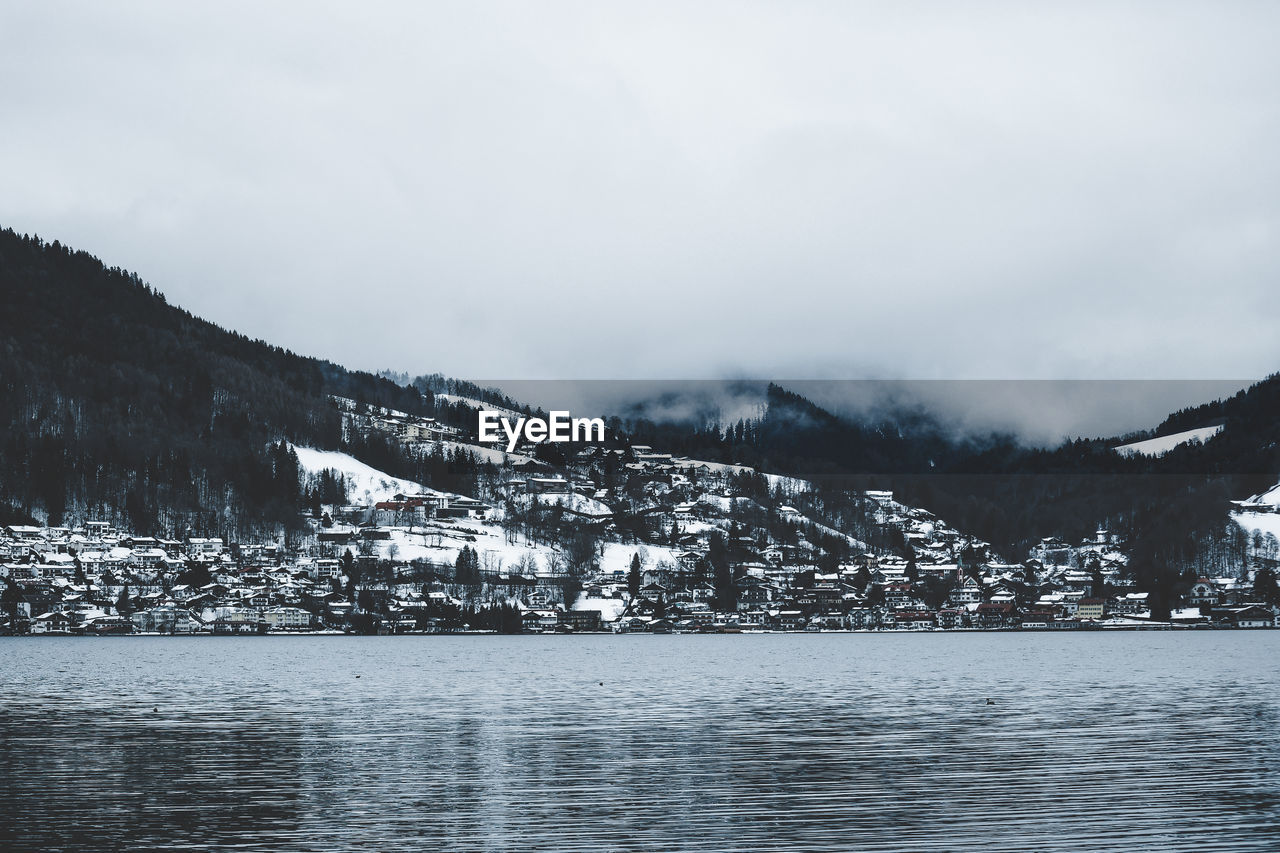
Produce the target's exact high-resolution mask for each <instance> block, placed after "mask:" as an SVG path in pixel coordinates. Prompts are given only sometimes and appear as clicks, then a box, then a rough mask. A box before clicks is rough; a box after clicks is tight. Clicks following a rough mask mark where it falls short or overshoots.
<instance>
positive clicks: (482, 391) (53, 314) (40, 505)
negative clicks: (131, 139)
mask: <svg viewBox="0 0 1280 853" xmlns="http://www.w3.org/2000/svg"><path fill="white" fill-rule="evenodd" d="M0 298H2V299H3V304H4V306H5V310H4V311H3V312H0V347H3V354H4V357H3V359H0V419H2V420H0V424H2V425H3V430H2V433H3V437H2V438H0V522H10V521H24V520H31V519H35V520H40V521H47V522H49V523H51V524H57V523H59V522H60V521H61V520H63V519H64V518H66V517H76V518H85V517H89V516H92V517H95V518H100V519H104V520H113V521H114V520H118V521H121V522H123V523H124V524H125V525H127V526H129V527H131V528H133V529H136V530H152V531H156V532H163V533H167V534H168V535H173V536H176V535H181V534H182V533H184V532H186V531H188V530H191V531H193V532H197V533H200V532H205V531H209V532H213V531H217V532H219V533H222V534H232V535H235V534H237V533H241V534H243V533H246V532H249V531H253V530H257V529H261V530H276V529H278V528H279V527H280V526H281V525H284V526H286V527H287V526H291V525H292V526H297V525H298V523H299V522H298V511H299V509H300V508H302V507H308V506H309V507H311V508H312V509H313V511H317V510H318V507H319V506H320V505H321V504H334V503H336V502H339V501H341V500H342V499H343V498H344V497H345V486H344V485H343V484H342V483H340V482H337V481H336V480H335V479H334V478H333V477H328V478H327V479H326V478H325V477H318V476H316V475H314V474H308V473H307V468H306V466H304V465H301V464H300V461H299V458H298V452H297V450H295V449H294V448H307V449H310V450H311V451H334V452H341V453H344V454H347V455H348V456H350V457H351V458H352V459H355V460H358V461H359V462H361V463H364V464H367V465H370V466H373V468H375V469H376V470H378V471H380V472H385V473H386V475H387V476H388V477H391V478H395V479H397V480H403V481H408V482H412V483H420V484H423V485H427V486H430V487H432V488H436V489H440V490H443V491H448V492H453V493H458V494H467V495H475V494H477V493H478V492H479V491H487V492H489V493H492V494H495V495H496V494H497V493H498V492H499V491H500V490H498V489H494V488H493V486H494V484H501V483H502V482H503V477H504V476H507V475H504V474H501V473H500V472H499V471H498V469H497V468H496V466H495V465H494V464H492V462H493V461H497V462H502V461H504V460H505V458H506V457H503V456H502V454H500V453H498V454H497V456H496V458H495V455H494V452H493V449H492V448H481V447H477V446H476V445H475V444H474V443H469V441H471V440H473V439H472V437H471V436H469V435H468V434H469V433H473V432H474V429H475V408H476V407H477V406H479V405H486V406H499V407H502V408H505V409H509V410H512V411H513V412H520V413H531V412H532V410H531V409H530V408H529V407H528V406H525V405H523V404H521V403H519V402H517V401H515V400H511V399H509V398H508V397H506V396H504V395H502V394H499V393H497V392H494V391H492V390H491V389H486V388H481V387H479V386H477V385H473V384H471V383H467V382H461V381H458V380H447V379H445V378H443V377H440V376H438V375H433V376H427V377H421V378H419V379H417V380H413V381H411V382H410V381H408V377H407V376H396V377H394V379H392V378H388V377H387V376H376V375H373V374H369V373H362V372H358V371H351V370H347V369H345V368H343V367H341V366H339V365H336V364H333V363H330V362H327V361H323V360H320V359H315V358H308V357H304V356H300V355H297V354H294V353H291V352H289V351H287V350H284V349H281V348H279V347H275V346H272V345H270V344H268V343H266V342H263V341H259V340H250V339H249V338H246V337H245V336H243V335H240V334H237V333H235V332H233V331H229V330H226V329H222V328H220V327H218V326H216V325H214V324H212V323H209V322H207V321H205V320H201V319H199V318H197V317H194V316H192V315H191V314H190V313H189V312H187V311H184V310H182V309H180V308H177V307H175V306H172V305H169V304H168V303H167V301H166V300H165V298H164V296H163V294H161V293H159V292H158V291H156V290H154V289H152V288H151V287H150V286H148V285H147V284H145V283H144V282H143V281H142V280H141V279H139V278H138V276H136V275H134V274H132V273H128V272H125V271H123V270H120V269H118V268H111V267H107V266H105V265H104V264H103V263H102V262H101V261H99V260H97V259H96V258H93V257H92V256H90V255H88V254H86V253H84V252H76V251H72V250H70V249H68V248H67V247H64V246H62V245H61V244H59V243H57V242H54V243H46V242H44V241H43V240H41V239H39V238H37V237H29V236H24V235H19V234H17V233H15V232H13V231H11V230H6V231H0ZM734 391H735V393H736V394H737V395H738V398H739V402H741V401H742V400H746V401H747V402H749V403H751V405H750V406H749V407H748V408H747V410H745V413H744V414H743V416H741V417H739V418H738V419H737V420H736V421H735V422H731V423H728V422H719V421H717V420H716V419H715V409H714V407H713V406H710V405H709V404H705V401H697V402H696V405H693V406H688V405H684V401H681V400H677V399H668V400H657V401H648V402H637V403H635V404H634V405H632V406H630V407H626V406H624V407H622V408H621V409H620V410H619V414H618V415H617V416H615V417H613V418H611V419H610V422H609V424H610V429H609V435H610V443H611V445H612V446H614V447H625V446H627V445H629V444H636V445H640V444H645V445H650V446H652V447H654V448H656V449H658V450H660V451H665V452H666V453H674V454H678V455H683V456H687V457H692V458H693V459H697V460H705V461H706V462H709V463H712V464H720V465H722V466H742V468H741V471H742V477H741V478H740V482H739V484H738V487H740V488H741V489H746V490H748V491H750V492H751V493H752V494H753V495H754V496H755V497H757V498H759V499H761V500H765V499H771V496H770V495H769V491H770V489H772V488H773V486H772V485H771V483H772V482H774V481H770V480H767V479H766V478H762V477H760V476H759V474H757V473H756V472H763V471H768V472H771V473H774V474H786V475H792V476H796V477H800V478H804V479H806V480H808V481H809V482H811V483H812V484H813V489H814V490H815V491H816V492H818V493H819V500H818V502H820V503H825V505H826V506H827V509H828V514H827V516H826V518H824V519H823V521H824V522H825V523H828V524H830V523H832V522H833V521H834V520H835V519H836V518H837V517H838V516H839V513H840V512H842V511H844V510H841V509H839V508H840V507H844V508H845V509H848V508H849V507H850V506H851V505H850V504H849V503H848V496H849V495H850V494H852V493H856V492H858V491H863V490H867V489H889V490H893V492H894V493H895V495H896V497H897V499H898V500H900V501H902V502H904V503H905V504H910V505H912V506H917V507H921V508H923V509H926V510H928V511H931V512H933V513H936V514H937V515H938V516H941V517H945V518H946V519H947V520H948V521H949V522H950V523H952V524H953V525H955V526H956V527H957V528H958V529H960V530H962V531H964V532H965V533H966V534H968V535H972V536H976V537H978V538H980V539H981V540H984V541H986V542H990V543H992V545H993V546H994V547H996V548H997V549H998V550H999V551H1001V552H1002V553H1008V554H1013V555H1018V554H1025V553H1027V552H1028V550H1029V549H1030V547H1031V546H1032V545H1034V544H1035V543H1036V542H1037V541H1039V540H1040V539H1041V538H1044V537H1050V536H1062V537H1066V538H1068V539H1070V540H1077V539H1078V538H1079V537H1081V536H1085V535H1089V534H1092V532H1093V531H1094V530H1095V529H1096V527H1097V526H1098V525H1099V524H1105V525H1107V526H1108V527H1111V528H1113V529H1117V530H1120V531H1121V532H1123V533H1124V534H1125V535H1126V536H1127V537H1128V539H1129V541H1130V542H1131V543H1132V549H1133V554H1132V556H1133V559H1132V561H1131V564H1130V565H1131V567H1132V570H1133V573H1134V574H1135V576H1136V577H1137V579H1138V580H1139V582H1140V583H1141V584H1142V585H1143V588H1150V589H1152V590H1153V595H1154V596H1155V598H1156V599H1161V598H1163V599H1165V600H1168V599H1169V598H1171V597H1172V595H1173V594H1174V593H1175V592H1176V590H1177V588H1178V586H1179V584H1183V583H1185V582H1186V579H1187V575H1188V574H1192V575H1194V572H1195V571H1196V570H1197V567H1198V566H1202V565H1205V564H1206V561H1213V563H1214V564H1215V565H1223V566H1232V565H1236V564H1240V563H1241V562H1242V561H1243V559H1244V554H1245V551H1246V550H1247V543H1242V542H1241V539H1242V538H1247V537H1244V534H1242V533H1241V531H1240V528H1239V526H1238V525H1236V524H1234V523H1232V522H1231V520H1230V518H1231V517H1230V514H1229V511H1230V509H1231V503H1230V502H1231V501H1232V500H1236V499H1241V498H1245V497H1248V496H1249V495H1252V494H1258V493H1261V492H1263V491H1265V490H1266V489H1268V488H1269V487H1271V486H1272V485H1273V484H1274V483H1275V482H1276V479H1277V475H1278V474H1280V376H1273V377H1270V378H1268V379H1266V380H1264V381H1262V382H1259V383H1257V384H1256V385H1254V386H1252V387H1250V388H1248V389H1246V390H1244V391H1241V392H1240V393H1239V394H1236V395H1234V396H1233V397H1230V398H1228V399H1224V400H1217V401H1213V402H1209V403H1205V404H1203V405H1200V406H1196V407H1192V408H1189V409H1186V410H1183V411H1180V412H1176V413H1173V414H1171V415H1170V416H1169V417H1168V418H1166V419H1165V421H1164V422H1162V423H1161V424H1159V425H1158V426H1157V427H1155V428H1154V429H1153V430H1152V431H1151V432H1150V433H1149V434H1144V435H1137V436H1127V437H1126V438H1125V440H1124V441H1121V440H1120V439H1093V440H1074V441H1068V442H1064V443H1062V444H1061V445H1059V446H1057V447H1053V448H1036V447H1027V446H1024V445H1023V444H1022V443H1020V442H1019V441H1018V440H1017V439H1016V438H1015V437H1013V436H1010V435H1000V434H990V435H977V436H975V435H973V434H965V433H963V432H961V431H959V430H955V429H953V428H952V427H951V425H949V424H947V423H944V422H942V421H941V420H940V419H939V418H938V417H936V416H935V415H933V414H931V413H930V412H928V411H924V410H921V409H919V408H911V407H898V408H893V409H886V410H881V411H878V412H876V413H875V414H874V415H868V416H865V417H860V418H859V417H848V416H839V415H836V414H833V413H832V412H830V411H827V410H825V409H823V408H822V407H821V406H819V405H817V404H815V403H814V402H812V401H811V400H808V399H806V398H805V397H804V396H802V395H800V394H797V393H795V392H794V391H792V390H788V389H787V388H784V387H781V386H780V385H777V384H769V385H764V386H763V387H761V386H760V385H759V384H756V385H754V386H752V385H751V384H750V383H746V384H743V385H742V387H741V388H737V389H734ZM753 394H754V395H758V402H755V401H753V398H752V395H753ZM680 410H684V411H686V413H687V414H686V416H685V417H672V416H670V413H671V412H675V411H680ZM663 413H666V414H663ZM414 417H416V418H419V419H421V420H422V422H423V423H425V422H426V420H427V419H431V422H432V423H433V424H437V425H439V426H442V427H444V428H445V430H447V431H448V434H449V435H450V436H452V437H453V438H452V439H451V440H448V441H438V442H430V443H429V444H431V445H432V447H433V449H431V450H429V451H423V450H422V449H421V444H420V445H419V447H418V448H416V449H412V450H411V449H409V448H408V447H407V446H406V444H407V442H402V441H400V440H398V439H397V437H396V435H395V434H394V431H393V430H392V431H388V430H387V429H386V428H384V427H385V423H386V421H387V419H390V421H391V422H395V421H396V420H397V419H400V421H401V422H403V420H404V419H406V418H414ZM379 419H382V422H383V425H382V426H379V427H378V428H376V429H370V428H361V429H357V428H353V424H356V423H365V424H370V423H372V422H373V421H375V420H379ZM415 428H416V427H415ZM433 428H434V427H433ZM439 434H443V433H439ZM1184 434H1185V435H1192V436H1200V437H1202V438H1206V439H1207V440H1205V441H1184V440H1183V438H1184ZM1144 439H1147V440H1150V439H1163V440H1160V441H1155V442H1154V443H1147V444H1142V442H1143V440H1144ZM1122 444H1128V445H1141V446H1142V447H1145V448H1148V449H1150V448H1155V449H1156V450H1158V451H1159V452H1154V451H1153V452H1117V451H1116V448H1117V447H1118V446H1120V445H1122ZM570 450H572V449H571V448H563V447H557V446H551V445H545V444H543V445H537V446H536V447H534V448H532V452H533V454H534V455H535V456H537V457H538V458H539V460H540V461H541V463H542V464H543V465H544V466H545V467H549V468H550V469H551V470H554V469H555V468H556V467H560V468H562V469H563V467H564V463H565V460H566V459H567V453H568V452H569V451H570ZM609 459H610V460H611V463H610V464H609V465H605V466H603V467H601V466H597V468H598V469H599V470H598V472H597V473H598V475H599V476H600V478H601V479H600V480H598V481H597V482H600V483H601V484H602V485H605V486H606V487H607V488H608V487H613V488H618V489H623V488H629V489H631V490H632V491H633V492H634V494H630V495H629V496H628V500H630V501H631V502H632V503H634V504H635V509H637V510H638V511H639V512H640V513H641V514H643V512H645V511H647V510H644V509H643V507H641V504H643V501H644V494H645V492H644V488H645V484H644V482H642V481H641V480H640V479H638V478H636V477H631V476H629V475H628V474H627V471H626V470H625V469H623V468H622V467H621V465H620V463H618V462H617V459H616V458H614V457H612V456H610V457H609ZM725 470H737V469H725ZM481 486H483V489H482V488H481ZM851 515H856V509H855V510H854V511H852V512H851ZM635 518H637V519H638V518H640V515H636V516H635ZM633 520H634V519H633ZM628 523H629V522H628ZM570 526H572V524H570ZM846 533H848V531H847V530H841V534H842V535H843V534H846ZM573 535H574V533H573V531H572V530H569V529H568V528H566V531H564V536H565V537H566V538H572V536H573ZM1233 561H1234V562H1233ZM1155 609H1156V610H1157V611H1158V610H1159V603H1158V601H1157V605H1156V608H1155Z"/></svg>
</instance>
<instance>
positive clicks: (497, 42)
mask: <svg viewBox="0 0 1280 853" xmlns="http://www.w3.org/2000/svg"><path fill="white" fill-rule="evenodd" d="M199 5H200V7H201V8H199V9H195V8H193V7H194V6H196V4H189V3H172V2H156V3H131V2H112V3H60V2H50V0H40V2H31V3H22V2H10V3H5V4H4V5H3V7H0V74H2V75H3V79H4V81H5V85H4V87H3V89H2V90H0V158H2V162H3V168H2V169H0V223H2V224H4V225H7V226H10V227H14V228H16V229H17V230H19V231H25V232H38V233H40V234H41V235H42V236H44V237H45V238H47V239H50V240H52V239H59V240H61V241H62V242H64V243H68V244H70V245H72V246H75V247H78V248H84V249H87V250H89V251H91V252H93V253H94V254H96V255H98V256H99V257H101V258H102V259H103V260H104V261H106V262H107V263H108V264H111V265H120V266H124V267H127V268H129V269H132V270H135V271H137V272H138V273H139V274H140V275H142V276H143V277H144V278H145V279H147V280H148V281H150V282H151V283H152V284H154V285H155V286H156V287H158V288H160V289H161V290H163V291H164V292H165V293H166V294H167V295H168V296H169V298H170V300H171V301H173V302H177V303H179V304H181V305H183V306H184V307H187V308H189V309H191V310H193V311H194V312H196V313H198V314H200V315H203V316H205V317H208V318H209V319H212V320H214V321H216V322H219V323H221V324H223V325H226V326H229V327H233V328H235V329H237V330H240V331H243V332H245V333H247V334H249V335H253V336H258V337H263V338H266V339H268V340H270V341H272V342H274V343H279V344H282V345H285V346H288V347H291V348H293V349H295V350H298V351H300V352H303V353H306V354H310V355H318V356H323V357H327V358H331V359H334V360H336V361H339V362H342V363H345V364H348V365H350V366H353V367H360V368H369V369H380V368H392V369H396V370H403V371H407V372H410V373H425V372H435V371H440V372H444V373H446V374H449V375H455V376H464V377H477V378H526V377H527V378H582V377H596V378H669V377H681V378H711V377H722V376H752V377H788V378H860V377H895V378H975V377H1013V378H1067V377H1071V378H1117V377H1122V378H1183V379H1189V378H1224V377H1230V378H1236V377H1240V378H1249V377H1261V376H1263V375H1266V374H1268V373H1271V372H1274V371H1276V370H1280V334H1278V333H1277V327H1278V325H1280V323H1278V321H1280V309H1278V308H1277V298H1276V291H1277V288H1276V281H1277V273H1278V272H1280V230H1278V229H1280V180H1278V177H1280V156H1277V152H1280V50H1277V49H1276V45H1275V39H1276V33H1277V32H1280V4H1274V3H1224V2H1205V3H1199V4H1181V3H1174V2H1153V3H1105V4H1104V3H1098V4H1091V3H1080V2H1071V3H1067V2H1061V3H1054V4H1049V3H1036V4H1028V3H1021V2H1018V3H1008V4H987V3H957V2H946V3H934V4H912V3H907V2H901V1H900V0H895V2H885V3H853V2H837V3H829V4H826V3H816V4H812V3H810V4H807V3H798V2H785V3H782V2H778V3H771V4H755V3H747V2H732V3H716V2H687V0H686V2H678V3H672V4H662V3H654V2H643V3H641V2H628V3H618V4H615V3H604V2H599V0H592V2H582V3H567V4H566V3H553V2H533V3H530V2H521V3H512V4H505V3H488V2H474V0H468V2H458V3H452V4H430V3H421V2H406V3H371V2H361V3H358V4H357V3H346V4H342V5H334V6H331V5H325V4H320V3H316V2H307V3H296V4H285V3H276V4H264V3H259V2H254V3H245V4H234V3H228V2H219V3H205V4H199Z"/></svg>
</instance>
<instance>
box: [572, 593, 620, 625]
mask: <svg viewBox="0 0 1280 853" xmlns="http://www.w3.org/2000/svg"><path fill="white" fill-rule="evenodd" d="M626 607H627V603H626V602H625V601H623V600H622V599H621V598H579V599H578V600H577V601H576V602H574V604H573V609H574V610H599V611H600V618H601V619H602V620H603V621H605V622H617V621H618V617H620V616H621V615H622V611H623V610H625V609H626Z"/></svg>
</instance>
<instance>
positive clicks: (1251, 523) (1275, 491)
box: [1231, 483, 1280, 539]
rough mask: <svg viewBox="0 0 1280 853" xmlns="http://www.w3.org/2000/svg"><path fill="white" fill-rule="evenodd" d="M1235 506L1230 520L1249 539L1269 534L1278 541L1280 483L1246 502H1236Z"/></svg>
mask: <svg viewBox="0 0 1280 853" xmlns="http://www.w3.org/2000/svg"><path fill="white" fill-rule="evenodd" d="M1236 506H1237V507H1238V509H1237V510H1235V511H1234V512H1232V513H1231V518H1232V519H1233V520H1234V521H1235V523H1236V524H1238V525H1240V527H1241V528H1242V529H1243V530H1244V531H1245V532H1246V533H1248V534H1249V536H1250V537H1253V536H1255V535H1256V534H1261V535H1262V536H1266V535H1267V534H1271V535H1272V536H1275V537H1276V538H1277V539H1280V483H1277V484H1276V485H1274V486H1272V487H1271V488H1270V489H1268V490H1267V491H1265V492H1263V493H1262V494H1259V495H1254V496H1253V497H1251V498H1249V499H1248V500H1246V501H1237V502H1236Z"/></svg>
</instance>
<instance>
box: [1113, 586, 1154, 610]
mask: <svg viewBox="0 0 1280 853" xmlns="http://www.w3.org/2000/svg"><path fill="white" fill-rule="evenodd" d="M1147 597H1148V593H1145V592H1130V593H1126V594H1124V595H1122V596H1120V597H1119V598H1117V599H1116V600H1115V602H1114V603H1113V605H1112V609H1113V610H1114V612H1116V613H1120V614H1124V615H1129V614H1133V613H1146V612H1147V611H1148V610H1150V607H1148V605H1147Z"/></svg>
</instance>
